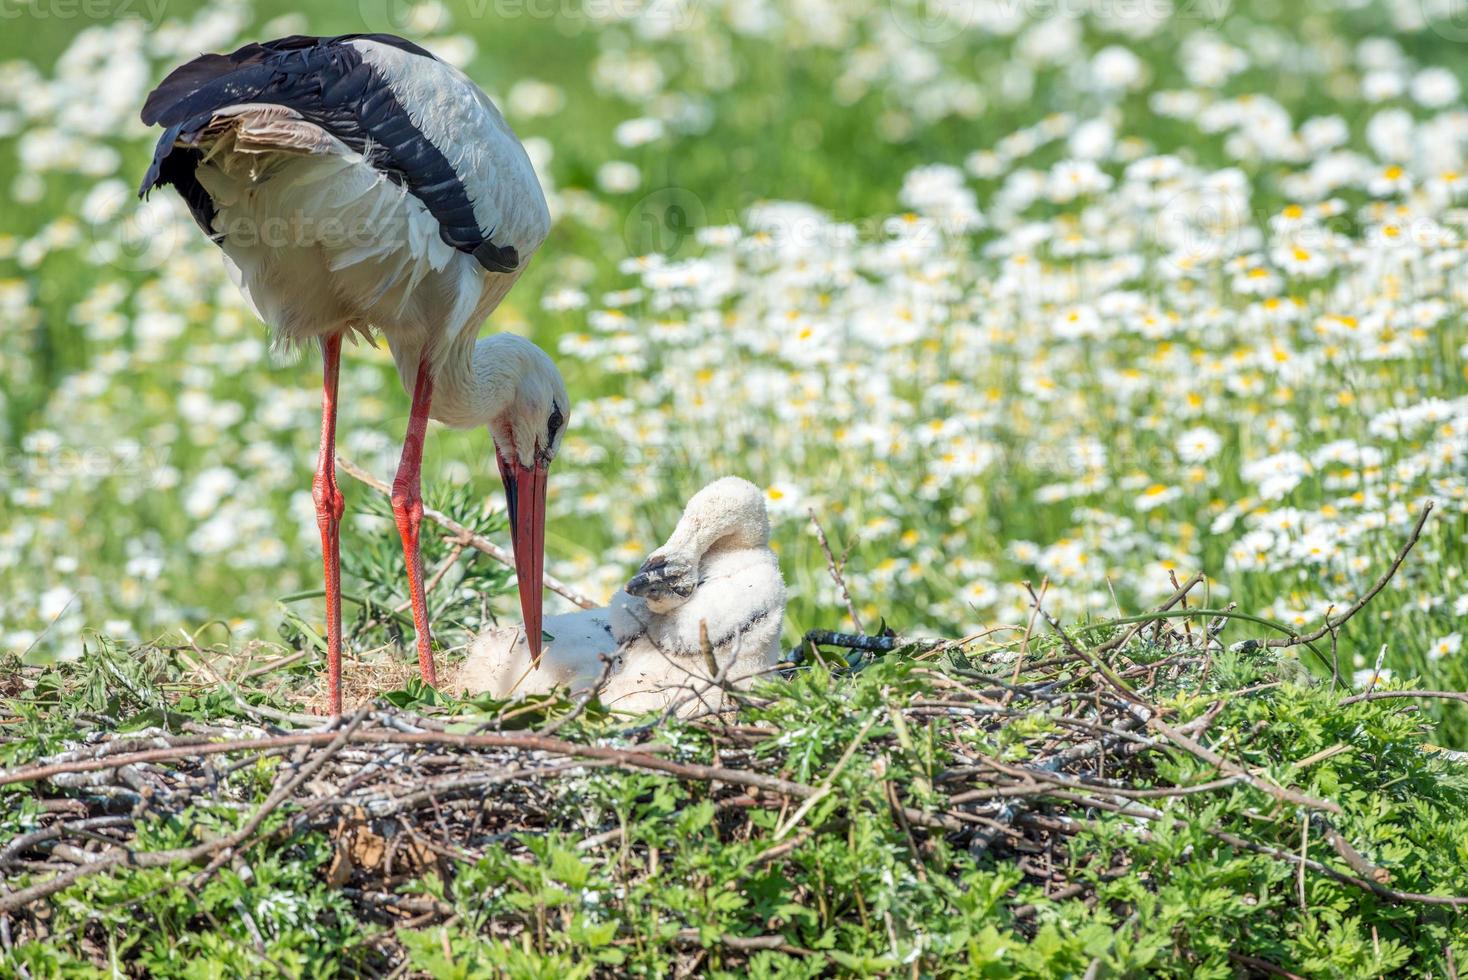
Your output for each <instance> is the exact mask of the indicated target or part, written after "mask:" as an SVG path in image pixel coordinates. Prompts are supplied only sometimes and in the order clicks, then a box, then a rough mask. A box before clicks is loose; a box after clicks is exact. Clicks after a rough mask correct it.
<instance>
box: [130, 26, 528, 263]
mask: <svg viewBox="0 0 1468 980" xmlns="http://www.w3.org/2000/svg"><path fill="white" fill-rule="evenodd" d="M357 38H362V39H366V40H372V41H378V42H380V43H383V44H389V45H392V46H393V47H397V48H401V49H402V50H405V51H409V52H411V53H413V54H415V55H419V56H421V57H427V58H432V57H433V55H432V54H430V53H429V52H427V51H425V50H424V49H423V48H421V47H419V46H418V45H416V44H414V43H412V42H411V41H407V40H404V39H403V38H400V37H395V36H393V35H390V34H342V35H339V36H337V37H329V38H321V37H309V36H305V35H293V36H291V37H285V38H278V39H276V40H273V41H265V42H263V43H252V44H247V45H245V46H244V47H242V48H240V49H239V50H237V51H234V52H232V53H231V54H227V55H221V54H205V55H201V56H200V57H198V58H195V59H194V60H193V61H190V62H189V63H187V64H185V65H181V66H180V67H178V68H176V69H174V70H173V72H171V73H170V74H169V75H168V77H167V78H165V79H164V80H163V81H162V82H161V83H159V85H158V87H157V88H156V89H154V90H153V92H152V93H151V94H150V95H149V96H148V99H147V101H146V102H145V103H144V104H143V110H142V119H143V122H144V123H146V124H148V125H150V126H151V125H153V124H155V123H156V124H160V125H162V126H164V127H165V130H164V133H163V135H162V137H160V138H159V140H158V145H157V147H156V148H155V149H154V153H153V163H152V165H151V166H150V167H149V168H148V171H147V173H146V174H145V175H144V177H143V183H142V186H141V187H140V188H139V190H138V194H139V196H144V195H146V194H147V193H148V191H149V190H151V189H152V188H154V187H159V186H163V185H166V184H171V185H173V186H174V187H176V188H177V189H178V191H179V193H180V194H181V195H182V196H183V198H184V200H185V201H186V202H187V203H188V205H189V210H190V211H191V212H192V213H193V215H194V219H195V220H196V221H197V222H198V223H199V225H200V227H202V228H203V229H204V230H205V232H207V233H209V234H211V235H212V234H213V233H214V230H213V219H214V215H215V210H214V205H213V202H212V201H211V200H210V199H209V195H208V194H207V192H205V191H204V189H203V187H202V186H200V184H199V182H198V180H197V179H196V178H195V176H194V168H195V167H196V166H197V165H198V163H199V160H200V159H201V155H200V154H199V152H198V150H196V149H193V148H191V147H189V146H186V145H179V140H180V138H181V137H188V136H189V135H192V134H194V133H197V132H199V131H200V130H202V129H203V128H204V127H205V126H207V125H208V124H209V122H210V120H211V119H212V118H213V116H214V114H215V113H216V112H218V111H220V110H221V109H224V108H227V107H228V106H232V105H239V104H242V103H249V102H259V103H269V104H274V105H284V106H289V107H290V108H291V109H293V110H295V111H296V112H298V113H300V115H301V116H302V118H304V119H306V120H308V121H309V122H311V123H314V124H315V125H317V126H320V127H321V128H322V129H324V130H326V131H327V132H329V133H331V134H332V135H333V136H335V137H336V138H337V139H339V140H341V141H342V142H343V143H344V144H346V145H347V146H349V147H351V148H352V149H354V150H356V151H358V152H365V151H367V150H368V148H369V147H370V150H371V156H370V158H369V159H370V161H371V163H372V165H373V166H374V167H375V168H376V169H378V170H381V171H383V172H384V173H386V174H387V176H388V177H389V178H390V179H392V180H394V181H397V182H399V183H402V184H404V185H405V186H406V187H407V188H408V190H409V191H411V192H412V193H413V194H414V195H415V196H416V197H418V199H419V200H421V201H422V202H423V203H424V205H425V206H427V208H428V210H429V212H430V213H431V214H432V215H433V216H434V218H436V219H437V220H438V223H439V235H440V237H441V238H442V239H443V240H444V241H445V242H446V243H447V244H449V245H451V246H453V247H454V248H456V249H458V250H460V251H462V252H466V253H468V254H470V255H472V256H473V257H474V258H475V259H476V260H477V261H478V262H479V264H480V265H482V266H484V267H485V268H486V269H489V270H491V271H494V272H512V271H514V270H515V268H516V267H518V265H519V255H518V254H517V253H516V251H515V249H514V248H512V247H508V246H501V245H496V244H495V243H494V242H492V241H491V240H490V234H491V233H492V231H493V229H490V230H487V231H486V230H484V229H481V228H480V227H479V225H478V222H477V220H476V219H475V216H474V202H473V201H472V200H470V198H469V195H468V192H467V191H466V190H465V188H464V184H463V181H462V180H461V179H460V178H459V175H458V174H457V173H456V172H455V171H454V168H453V165H452V164H450V163H449V161H448V158H447V157H445V156H444V154H443V152H442V150H440V149H439V148H438V147H437V146H435V145H434V144H433V142H432V141H431V140H429V139H428V138H427V137H426V136H424V135H423V133H422V132H421V131H420V130H419V129H418V127H417V126H415V125H414V124H413V120H412V117H411V116H410V115H409V114H408V111H407V110H406V109H405V108H404V107H403V106H402V104H401V103H399V102H398V100H397V98H396V96H394V95H393V92H392V88H391V87H390V86H389V85H388V83H387V80H386V79H384V78H383V77H382V76H381V75H380V74H379V73H378V72H377V71H376V70H375V69H374V68H373V67H372V65H371V64H369V63H368V62H366V61H364V60H363V59H362V55H361V53H360V52H359V51H358V50H357V49H356V48H354V47H352V46H351V45H350V44H347V43H345V42H347V41H351V40H354V39H357Z"/></svg>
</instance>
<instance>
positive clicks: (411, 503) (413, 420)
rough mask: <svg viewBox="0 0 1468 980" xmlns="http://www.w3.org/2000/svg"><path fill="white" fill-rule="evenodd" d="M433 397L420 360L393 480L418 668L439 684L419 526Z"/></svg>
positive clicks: (430, 381)
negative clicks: (416, 645)
mask: <svg viewBox="0 0 1468 980" xmlns="http://www.w3.org/2000/svg"><path fill="white" fill-rule="evenodd" d="M432 398H433V378H432V377H430V376H429V373H428V361H427V360H426V359H425V360H422V361H420V362H419V363H418V378H417V380H416V381H415V382H414V383H413V409H412V414H411V415H409V416H408V434H407V435H405V436H404V437H403V457H402V459H401V460H400V461H399V462H398V475H397V476H396V477H394V478H393V481H392V512H393V516H394V517H395V518H397V524H398V534H399V535H401V536H402V539H403V558H404V559H405V560H406V562H407V564H408V597H409V598H410V599H411V600H412V603H413V626H414V628H415V629H416V631H417V633H418V670H419V673H421V674H422V675H423V681H424V683H426V684H437V683H438V675H437V673H436V672H435V671H434V669H433V638H432V635H431V634H430V633H429V631H428V599H427V597H426V596H424V594H423V551H422V549H421V548H420V547H419V543H418V529H419V528H420V527H421V526H422V524H423V492H422V476H421V474H422V469H423V438H424V435H425V433H426V432H427V431H428V403H429V402H430V401H431V400H432Z"/></svg>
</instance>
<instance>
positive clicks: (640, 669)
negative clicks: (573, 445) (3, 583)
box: [450, 477, 785, 712]
mask: <svg viewBox="0 0 1468 980" xmlns="http://www.w3.org/2000/svg"><path fill="white" fill-rule="evenodd" d="M784 615H785V582H784V579H783V578H782V577H781V575H780V563H779V561H778V560H777V559H776V557H775V553H774V552H773V551H771V550H770V519H769V516H768V515H767V514H766V512H765V501H764V495H763V494H762V493H761V492H760V490H759V488H758V487H756V486H755V485H754V484H752V483H750V482H749V481H748V480H741V479H739V478H737V477H726V478H724V479H722V480H716V481H714V482H713V483H710V484H709V485H708V486H706V487H704V488H703V489H702V490H700V491H699V492H698V493H697V494H695V495H694V497H693V499H692V500H690V501H689V502H688V506H687V507H686V508H685V509H684V511H683V517H682V518H681V519H680V520H679V521H678V526H677V527H676V528H675V529H674V530H673V534H672V536H670V537H669V538H668V541H667V543H666V544H664V545H663V546H662V547H661V548H658V549H657V550H656V551H654V552H653V553H652V554H651V555H650V556H649V557H648V559H647V561H645V562H643V564H642V567H641V568H640V569H638V571H637V574H636V575H634V576H633V577H632V580H631V581H630V582H628V583H627V585H626V587H625V588H624V589H622V590H620V591H618V592H617V594H616V595H615V596H613V597H612V601H611V603H610V604H609V605H608V606H605V607H603V608H600V609H589V610H583V611H580V612H574V613H567V614H565V615H560V616H552V617H550V618H548V619H547V620H546V621H545V626H546V630H547V632H549V633H550V634H551V636H552V637H553V639H550V640H547V641H546V643H545V647H544V650H543V653H542V656H541V661H540V667H539V669H538V670H536V669H533V668H532V666H531V654H530V649H529V647H528V645H527V643H526V637H525V633H524V631H523V630H520V629H498V630H494V631H492V632H489V633H484V634H481V635H480V636H479V637H477V638H476V639H475V640H474V642H473V643H472V644H470V647H469V655H468V657H467V659H465V661H464V663H463V665H462V666H461V667H460V669H459V672H458V674H457V676H456V677H455V678H454V680H453V682H452V684H451V685H450V689H451V690H455V691H466V692H469V693H472V694H478V693H489V694H492V695H493V696H495V697H498V698H509V697H518V696H525V695H531V694H545V693H549V692H550V691H552V690H555V689H556V688H564V689H566V690H568V691H570V692H572V693H579V692H582V691H585V690H587V689H588V688H591V687H595V686H597V685H598V684H600V685H601V687H600V692H599V693H600V695H601V699H602V701H603V703H605V704H607V705H608V706H609V707H611V708H613V709H614V710H619V711H629V712H643V711H651V710H658V709H661V708H664V707H666V706H667V705H669V704H670V703H673V702H675V701H685V700H686V701H687V702H688V703H687V705H686V706H685V707H684V708H683V709H681V710H684V711H685V712H688V711H695V710H698V709H700V708H702V707H718V706H719V705H720V704H721V701H722V696H721V690H720V689H719V688H718V687H717V686H716V685H715V684H714V683H713V681H714V679H715V673H719V672H721V673H722V674H723V681H724V682H725V683H730V684H733V685H735V686H738V685H739V684H741V683H744V684H747V683H748V682H749V681H750V680H752V679H753V678H755V677H757V676H758V675H760V674H762V673H764V672H766V671H767V670H768V668H769V667H770V666H772V665H773V664H774V663H776V662H777V661H778V660H779V658H780V653H781V651H780V628H781V625H782V622H783V619H784ZM704 631H706V632H707V636H708V643H709V646H710V647H711V649H712V661H713V666H714V671H713V672H711V670H710V663H709V659H710V658H709V657H708V656H707V655H706V653H705V651H704V648H703V640H702V634H703V632H704ZM731 661H732V662H731ZM693 695H697V697H693Z"/></svg>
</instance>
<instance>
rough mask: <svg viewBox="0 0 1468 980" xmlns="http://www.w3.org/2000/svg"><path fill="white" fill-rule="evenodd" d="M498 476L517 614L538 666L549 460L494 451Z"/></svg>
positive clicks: (533, 661) (531, 653) (533, 658)
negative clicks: (501, 484) (510, 546)
mask: <svg viewBox="0 0 1468 980" xmlns="http://www.w3.org/2000/svg"><path fill="white" fill-rule="evenodd" d="M496 457H497V458H498V460H499V465H500V478H501V479H502V480H504V483H505V500H506V503H507V505H508V507H509V511H510V534H511V536H512V541H513V543H514V547H515V579H516V581H517V582H518V584H519V587H520V614H521V615H522V616H523V617H524V620H525V640H526V642H527V643H529V644H530V659H531V662H532V663H533V664H534V665H535V666H536V667H539V666H540V645H541V635H542V634H541V612H542V583H543V582H544V581H545V496H546V478H547V477H548V476H549V475H550V466H549V464H548V463H546V462H544V461H542V460H539V459H537V460H536V461H535V464H534V465H533V466H525V465H523V464H522V463H521V462H520V461H519V459H517V458H513V457H512V458H510V459H506V458H505V456H504V454H503V453H498V452H497V453H496Z"/></svg>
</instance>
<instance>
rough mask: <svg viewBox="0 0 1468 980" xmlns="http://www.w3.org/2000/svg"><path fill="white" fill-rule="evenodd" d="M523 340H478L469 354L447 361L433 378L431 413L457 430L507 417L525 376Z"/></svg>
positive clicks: (507, 336) (506, 336)
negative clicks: (521, 351)
mask: <svg viewBox="0 0 1468 980" xmlns="http://www.w3.org/2000/svg"><path fill="white" fill-rule="evenodd" d="M519 340H520V338H518V337H515V336H514V335H513V334H503V333H502V334H494V335H493V336H490V337H484V338H482V339H480V340H478V341H476V342H475V343H474V344H473V345H472V346H470V347H469V348H468V350H467V351H464V352H462V353H460V352H455V353H454V355H453V356H450V357H447V358H445V359H444V361H443V364H442V366H441V367H439V369H438V371H437V373H436V374H435V376H434V379H433V401H432V408H431V411H430V413H429V414H430V415H432V416H433V418H435V419H437V420H438V421H440V422H442V423H443V424H444V425H447V426H449V427H451V428H455V429H468V428H472V427H474V426H477V425H489V424H490V422H491V421H492V420H494V419H496V418H498V417H499V416H501V415H503V414H504V413H505V412H506V411H507V410H508V409H509V407H510V403H511V402H512V401H513V400H514V397H515V388H516V383H517V382H518V381H519V378H520V376H521V374H522V373H523V368H524V365H523V364H522V363H521V359H520V358H519V357H517V356H516V353H517V351H516V348H517V346H518V345H517V344H515V343H514V341H519ZM521 342H522V343H524V341H521ZM403 367H404V365H402V364H401V363H400V364H399V365H398V373H399V374H400V375H402V378H403V387H404V388H405V389H408V390H412V388H411V385H412V382H411V381H410V380H409V377H408V375H406V374H404V373H403ZM413 370H414V371H416V370H417V368H416V366H415V367H414V368H413Z"/></svg>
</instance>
